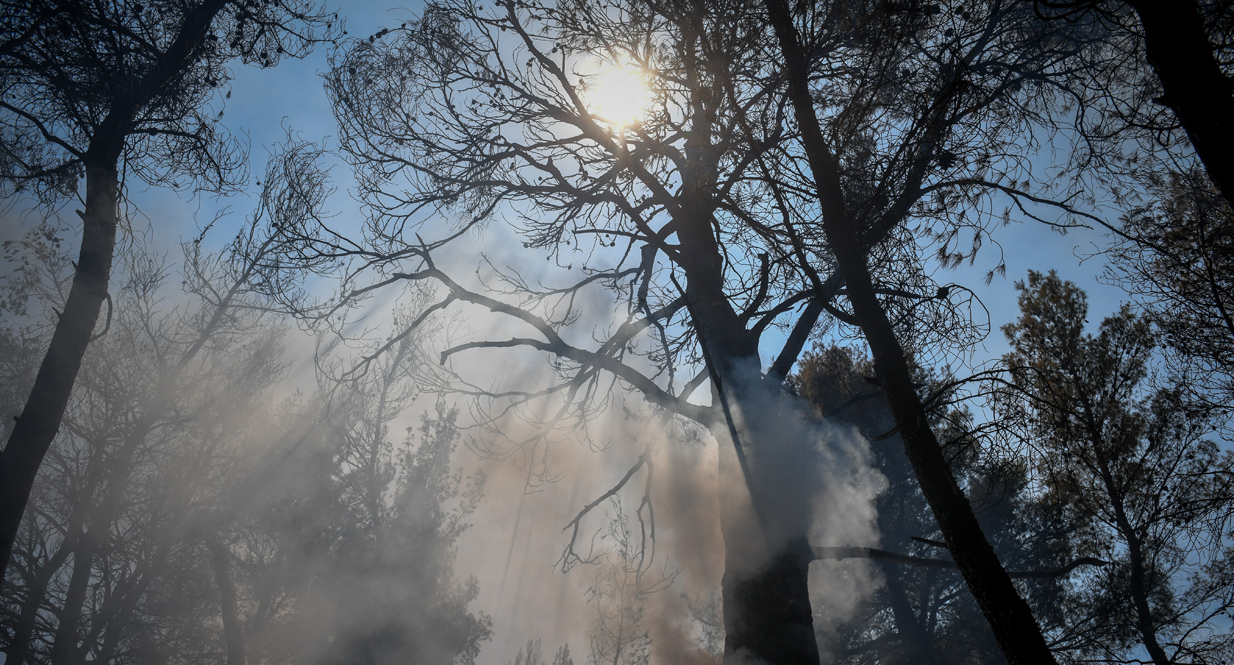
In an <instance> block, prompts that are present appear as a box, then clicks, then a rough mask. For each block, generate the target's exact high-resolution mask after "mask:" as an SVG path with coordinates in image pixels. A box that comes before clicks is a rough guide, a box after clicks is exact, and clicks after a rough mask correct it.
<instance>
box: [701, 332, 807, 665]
mask: <svg viewBox="0 0 1234 665" xmlns="http://www.w3.org/2000/svg"><path fill="white" fill-rule="evenodd" d="M713 349H714V347H713ZM709 355H712V356H713V363H712V364H713V366H718V367H720V368H724V367H727V368H728V370H727V371H725V370H724V369H721V370H720V371H719V373H720V374H721V379H720V381H719V385H717V386H714V391H713V395H714V396H715V399H716V401H718V402H719V401H721V400H720V398H721V393H722V394H723V401H722V403H721V405H722V409H723V410H725V411H726V412H727V413H726V414H725V416H724V417H723V418H722V419H721V422H718V423H716V424H715V425H713V433H714V435H715V437H716V440H717V441H720V442H721V446H722V449H721V455H720V476H719V477H720V484H721V497H720V502H721V503H720V506H721V513H722V516H721V529H722V531H723V536H724V546H725V547H724V557H725V558H724V579H723V590H724V594H723V598H724V629H725V640H724V654H725V662H726V663H772V664H776V665H781V664H783V665H817V663H818V662H819V651H818V643H817V641H816V639H815V635H814V617H813V612H812V611H811V606H810V593H809V584H808V581H809V565H810V561H811V560H812V559H813V558H814V556H813V552H812V550H811V548H810V544H809V541H808V535H809V527H810V517H811V509H812V498H813V490H814V489H816V485H815V483H814V481H815V480H816V479H817V474H818V469H817V467H816V466H815V465H814V462H815V461H816V456H815V452H814V450H813V447H812V446H813V443H814V442H813V439H811V438H810V437H808V436H806V433H805V431H804V428H803V427H800V426H798V425H800V424H802V422H803V419H802V417H801V415H802V414H800V413H796V412H795V411H794V410H793V408H792V405H791V404H789V403H787V401H786V400H785V399H784V398H782V397H781V396H780V395H779V394H778V386H776V387H775V390H776V391H777V392H774V393H773V392H772V389H771V388H769V387H768V385H767V384H764V383H762V382H759V381H757V378H755V379H753V380H751V379H749V378H748V377H749V376H751V375H753V376H755V377H757V370H758V362H759V361H758V356H757V355H755V356H753V357H745V358H742V359H734V358H731V357H729V358H721V359H718V360H717V359H715V358H714V356H715V355H716V354H715V352H714V350H713V351H712V352H711V353H710V354H709ZM743 366H744V367H743ZM734 439H735V440H734ZM743 490H746V491H743Z"/></svg>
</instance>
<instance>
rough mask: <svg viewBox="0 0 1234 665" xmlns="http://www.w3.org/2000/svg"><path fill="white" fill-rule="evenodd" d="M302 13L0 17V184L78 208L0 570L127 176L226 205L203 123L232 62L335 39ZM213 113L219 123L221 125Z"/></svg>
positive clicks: (323, 20)
mask: <svg viewBox="0 0 1234 665" xmlns="http://www.w3.org/2000/svg"><path fill="white" fill-rule="evenodd" d="M331 25H332V24H331V19H330V18H329V17H328V16H327V15H326V14H324V13H322V12H320V11H318V10H317V9H316V8H315V6H314V5H313V4H312V3H310V2H300V1H298V0H293V1H291V2H278V3H260V4H259V3H256V2H232V1H229V0H202V1H201V2H196V3H191V4H188V5H185V4H183V3H179V2H148V3H141V2H135V1H134V2H119V3H87V2H78V1H76V0H67V1H65V2H57V3H51V4H48V3H43V2H15V3H8V4H6V5H5V6H4V9H3V14H2V15H0V30H2V31H3V33H2V36H0V78H2V81H3V86H4V89H5V97H4V99H3V100H2V101H0V109H2V110H3V116H2V118H0V181H2V182H3V183H4V186H5V187H6V189H7V192H6V193H15V192H24V191H30V192H33V193H34V194H35V195H36V196H37V197H38V198H40V199H42V200H43V201H44V202H46V203H48V204H50V205H55V204H56V203H57V202H59V201H62V200H64V199H67V198H68V197H71V196H75V195H77V192H78V181H79V180H80V178H81V177H82V176H83V175H84V178H85V185H84V188H85V196H84V200H83V205H84V210H83V211H80V212H79V213H78V215H79V216H80V217H81V221H82V227H81V229H82V230H81V251H80V254H79V255H78V259H77V261H76V263H75V268H74V276H73V282H72V286H71V288H70V289H69V291H68V294H67V297H66V298H65V300H64V302H63V304H62V306H61V308H60V314H59V316H58V321H57V322H56V326H55V330H54V332H53V334H52V336H51V339H50V341H49V342H48V346H47V353H46V355H45V356H44V357H43V362H42V364H41V365H40V367H39V371H38V373H37V375H36V377H35V380H34V382H33V385H32V387H31V391H30V395H29V397H28V398H27V400H26V403H25V407H24V408H23V409H22V413H21V415H20V416H18V418H17V422H16V425H15V426H14V427H13V431H12V432H11V433H10V434H9V437H8V441H7V443H6V445H5V448H4V451H3V453H0V567H2V566H7V564H8V560H9V553H10V549H11V548H12V545H13V539H14V538H15V537H16V534H17V530H18V527H19V525H20V523H21V516H22V514H23V512H24V509H25V506H26V501H27V498H28V496H29V494H30V489H31V486H32V483H33V482H34V479H35V476H36V475H37V472H38V468H39V465H40V463H41V461H42V459H43V456H44V455H45V454H46V452H47V449H48V447H49V446H50V445H51V442H52V440H53V439H54V437H55V435H56V432H57V431H58V430H59V427H60V421H61V418H62V417H63V414H64V410H65V408H66V406H67V404H68V402H69V399H70V394H71V392H72V387H73V383H74V380H75V378H76V376H77V372H78V370H79V368H80V365H81V361H82V357H83V356H84V354H85V351H86V347H87V345H88V344H89V343H90V342H91V340H92V339H93V337H92V335H93V333H94V328H95V323H96V322H97V320H98V316H99V312H100V310H101V309H102V305H103V302H104V301H105V300H107V298H108V280H109V278H110V275H111V267H112V259H113V253H114V248H115V244H116V233H117V229H118V228H119V227H120V224H121V221H122V220H121V207H122V204H124V202H125V200H124V191H123V188H122V183H123V182H124V180H125V178H126V177H127V176H128V175H130V174H131V175H133V176H136V177H139V178H141V179H142V180H145V181H146V182H148V183H150V184H153V185H163V184H171V185H173V186H179V185H180V179H181V178H183V179H186V180H187V181H188V182H189V183H191V184H192V186H193V187H196V188H199V189H204V190H208V191H216V192H226V191H228V190H230V189H233V188H235V187H236V186H238V184H239V183H240V182H242V181H243V179H244V177H245V169H244V154H243V150H241V146H240V144H239V143H238V142H236V141H235V140H234V139H232V138H231V137H229V136H228V135H227V134H226V132H224V131H222V130H221V129H220V128H219V126H218V124H217V121H218V118H217V117H209V115H210V111H208V110H207V102H208V100H209V99H210V98H211V97H212V96H213V95H214V94H215V90H216V89H217V88H218V86H220V85H221V84H222V83H223V82H224V81H225V80H226V79H227V78H228V74H227V69H226V68H227V64H228V62H229V61H231V60H233V59H239V60H241V61H242V62H245V63H252V64H258V65H260V66H263V67H268V66H273V65H274V64H276V63H277V62H278V61H279V60H281V59H282V58H283V57H285V56H291V57H301V56H303V55H305V54H306V53H308V51H309V49H310V48H311V47H312V46H313V44H315V43H316V42H318V41H321V40H322V39H326V38H329V36H330V35H331V34H333V33H332V28H331ZM221 115H222V113H221V112H220V114H219V116H220V117H221Z"/></svg>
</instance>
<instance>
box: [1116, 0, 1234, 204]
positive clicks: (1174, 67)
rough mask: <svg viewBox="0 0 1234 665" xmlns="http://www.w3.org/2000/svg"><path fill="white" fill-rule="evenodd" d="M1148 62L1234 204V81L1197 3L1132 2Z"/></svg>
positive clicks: (1168, 101) (1193, 142)
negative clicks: (1216, 52)
mask: <svg viewBox="0 0 1234 665" xmlns="http://www.w3.org/2000/svg"><path fill="white" fill-rule="evenodd" d="M1130 4H1131V6H1132V7H1133V8H1135V11H1136V14H1138V15H1139V17H1140V24H1141V25H1142V26H1143V30H1144V47H1145V52H1146V54H1147V55H1148V62H1149V64H1150V65H1152V67H1153V70H1154V71H1156V72H1157V79H1158V80H1160V81H1161V87H1162V89H1163V90H1164V91H1165V97H1164V99H1163V100H1162V101H1163V102H1165V104H1166V105H1167V106H1169V107H1170V108H1171V109H1174V114H1175V115H1176V116H1178V121H1179V122H1180V123H1181V124H1182V126H1183V129H1185V130H1187V136H1188V137H1189V138H1190V139H1191V145H1192V146H1194V147H1195V152H1196V154H1197V155H1199V157H1200V160H1201V161H1202V162H1204V168H1205V169H1206V170H1207V171H1208V175H1209V177H1210V178H1212V180H1213V182H1214V183H1216V185H1217V188H1218V189H1220V190H1221V194H1222V196H1224V197H1225V198H1226V200H1227V201H1234V81H1231V80H1230V79H1229V77H1227V76H1226V75H1225V74H1224V73H1222V71H1221V66H1220V65H1219V64H1218V63H1217V58H1216V57H1215V56H1214V55H1213V47H1212V44H1210V43H1209V41H1208V36H1207V35H1206V34H1205V33H1204V23H1203V19H1201V17H1200V11H1199V7H1198V6H1197V4H1196V2H1195V1H1194V0H1183V1H1182V2H1174V1H1170V2H1167V1H1165V0H1131V3H1130Z"/></svg>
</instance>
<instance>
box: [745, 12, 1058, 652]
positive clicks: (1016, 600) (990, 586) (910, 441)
mask: <svg viewBox="0 0 1234 665" xmlns="http://www.w3.org/2000/svg"><path fill="white" fill-rule="evenodd" d="M766 5H767V9H768V14H769V18H770V20H771V23H772V26H773V28H774V29H775V32H776V36H777V38H778V40H779V42H780V47H781V51H782V52H783V54H784V60H785V67H786V74H787V78H788V84H789V93H790V95H791V97H792V102H793V110H794V113H795V115H796V117H797V124H798V127H799V129H800V131H801V134H802V144H803V146H804V148H805V151H806V156H807V159H808V160H809V164H810V168H811V171H812V172H813V175H814V181H815V188H816V191H817V194H818V197H819V202H820V204H821V208H822V213H823V214H822V217H823V219H822V225H823V231H824V233H825V234H826V236H827V241H828V243H829V244H830V245H831V248H832V251H833V252H834V254H835V257H836V261H837V263H838V265H839V269H840V272H841V274H842V275H843V276H844V281H845V284H846V286H847V289H848V298H849V302H850V303H851V304H852V306H853V310H854V312H855V314H856V315H857V319H858V321H859V323H860V324H861V329H862V331H863V332H864V334H865V337H866V341H867V342H868V343H869V345H870V351H871V353H872V354H873V356H874V367H875V372H876V374H877V375H878V378H879V379H880V381H881V382H882V387H883V389H884V390H885V391H886V394H887V400H888V402H889V404H890V405H891V410H892V413H893V414H894V415H895V420H896V425H897V427H898V428H899V432H900V437H901V439H902V440H903V442H904V449H905V452H906V453H907V455H908V458H909V461H910V462H911V464H912V466H913V470H914V472H915V473H916V475H917V479H918V482H919V483H920V484H921V489H922V492H923V493H924V494H925V497H926V500H927V501H928V502H929V504H930V508H931V510H932V511H933V513H934V517H935V519H936V520H937V521H938V524H939V527H940V528H941V529H942V532H943V536H944V539H945V540H946V542H947V548H948V549H949V550H950V551H951V553H952V556H953V557H954V558H955V561H956V564H957V566H958V567H959V569H960V571H961V573H962V574H963V576H964V580H965V582H966V583H967V584H968V587H969V589H970V590H971V591H972V594H973V597H974V598H975V599H976V600H977V604H978V606H980V607H981V610H982V613H983V614H984V615H985V617H986V620H987V621H988V622H989V624H990V628H991V630H992V631H993V633H994V636H995V639H996V640H997V641H998V645H999V648H1000V649H1001V650H1002V652H1003V654H1004V656H1005V657H1006V658H1007V661H1008V663H1010V664H1011V665H1021V664H1023V665H1027V664H1029V663H1033V664H1041V663H1054V662H1055V661H1054V657H1053V655H1052V654H1051V653H1050V649H1049V647H1048V645H1047V644H1046V641H1045V638H1044V636H1043V635H1042V633H1041V629H1040V627H1039V626H1038V625H1037V622H1036V619H1034V617H1033V615H1032V612H1031V610H1030V609H1029V607H1028V603H1026V602H1024V599H1023V598H1021V597H1020V595H1019V593H1018V592H1017V590H1016V588H1015V585H1014V584H1013V583H1012V581H1011V577H1010V576H1009V575H1008V574H1007V571H1006V570H1005V569H1004V568H1003V566H1002V563H1001V562H1000V561H999V560H998V557H997V556H996V555H995V553H994V548H993V547H991V546H990V544H989V542H988V541H987V540H986V538H985V534H984V533H983V532H982V531H981V526H980V525H979V524H978V522H977V518H976V516H975V515H974V514H973V509H972V506H971V505H970V504H969V502H968V499H967V498H966V497H965V496H964V493H963V492H962V491H961V490H960V487H959V485H958V484H957V483H956V481H955V477H954V476H953V475H952V473H951V468H950V467H949V466H948V465H947V461H946V459H945V458H944V456H943V453H942V448H941V447H940V446H939V444H938V440H937V439H936V438H935V437H934V432H933V430H932V429H931V428H930V423H929V420H928V418H927V417H926V412H925V409H924V408H923V406H922V403H921V399H920V398H919V397H918V395H917V392H916V390H915V388H914V387H913V382H912V376H911V374H910V372H909V367H908V362H907V360H906V359H905V357H904V350H903V348H902V347H901V346H900V343H899V340H897V339H896V337H895V332H894V329H893V328H892V327H891V322H890V321H889V320H888V319H887V315H886V313H885V312H884V311H883V309H882V306H881V305H880V304H879V302H878V298H877V295H876V293H875V291H874V285H873V283H872V281H871V277H870V271H869V266H868V265H867V264H866V260H867V251H866V247H865V246H864V243H863V241H862V238H861V235H860V230H859V229H857V228H856V226H855V224H854V223H853V221H852V219H851V217H850V216H849V215H848V212H847V210H846V208H845V203H844V193H843V190H842V188H841V186H840V175H839V168H838V165H837V164H836V163H835V158H834V156H833V155H832V154H831V151H830V149H829V148H828V146H827V144H826V142H825V139H824V138H823V134H822V128H821V127H820V125H819V121H818V116H817V115H816V114H815V111H814V107H813V102H812V100H811V98H810V90H809V80H808V73H807V69H806V67H807V65H806V58H805V53H804V51H803V49H802V47H801V44H800V42H799V39H798V36H797V32H796V28H795V27H794V26H793V23H792V18H791V15H790V14H789V9H788V6H787V3H786V2H785V0H766Z"/></svg>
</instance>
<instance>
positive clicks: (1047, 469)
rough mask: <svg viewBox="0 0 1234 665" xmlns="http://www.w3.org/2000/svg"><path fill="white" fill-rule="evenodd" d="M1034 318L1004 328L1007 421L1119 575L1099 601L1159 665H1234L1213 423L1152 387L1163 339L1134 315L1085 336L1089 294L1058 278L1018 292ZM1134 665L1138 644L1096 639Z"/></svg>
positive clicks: (1103, 585) (1124, 313)
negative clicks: (1226, 621)
mask: <svg viewBox="0 0 1234 665" xmlns="http://www.w3.org/2000/svg"><path fill="white" fill-rule="evenodd" d="M1017 287H1018V288H1019V289H1020V309H1021V312H1022V314H1021V317H1020V319H1019V321H1017V322H1016V323H1013V324H1009V325H1007V326H1006V327H1004V332H1006V334H1007V337H1008V339H1009V340H1010V341H1011V343H1012V348H1013V351H1012V353H1011V354H1009V355H1008V356H1007V357H1006V358H1004V363H1005V365H1006V366H1007V368H1008V370H1009V371H1010V374H1011V378H1012V381H1011V382H1010V383H1009V384H1008V385H1007V386H1006V388H1005V389H1004V390H1002V391H1000V395H999V403H1000V407H999V409H1000V411H1001V413H1002V415H1003V416H1004V417H1009V418H1012V419H1013V420H1018V421H1020V422H1022V423H1023V427H1022V429H1021V430H1020V432H1021V435H1022V437H1023V438H1024V440H1025V441H1026V442H1028V443H1029V445H1030V447H1031V449H1032V450H1033V457H1032V459H1033V463H1034V468H1035V471H1036V473H1037V474H1039V476H1040V479H1039V482H1040V484H1041V487H1042V490H1043V492H1044V496H1045V499H1046V500H1047V501H1049V502H1051V503H1053V504H1055V505H1056V506H1058V507H1059V509H1060V510H1062V511H1065V512H1066V513H1068V514H1069V516H1070V520H1069V521H1071V522H1073V523H1074V524H1076V529H1077V531H1076V534H1077V536H1076V543H1077V545H1078V546H1079V547H1082V548H1083V549H1084V550H1085V551H1086V553H1089V554H1093V555H1096V556H1100V557H1102V558H1104V559H1106V560H1109V561H1111V562H1112V564H1113V565H1111V566H1110V567H1108V568H1107V569H1106V570H1105V571H1103V575H1102V576H1101V579H1100V580H1098V581H1097V582H1096V583H1095V585H1094V586H1095V588H1093V589H1091V590H1090V593H1091V594H1092V596H1093V597H1094V600H1093V601H1091V602H1092V603H1093V604H1094V605H1100V604H1103V603H1102V602H1101V600H1102V598H1103V597H1108V598H1110V599H1111V600H1112V601H1113V602H1110V603H1104V604H1106V605H1108V606H1112V608H1113V621H1114V623H1115V624H1119V625H1120V628H1121V629H1122V630H1121V631H1120V632H1121V633H1122V634H1125V635H1127V637H1128V638H1130V642H1131V646H1133V647H1134V646H1136V643H1137V642H1138V645H1139V646H1142V647H1143V648H1144V649H1145V650H1146V651H1147V653H1148V655H1149V657H1150V658H1151V659H1152V662H1153V663H1156V664H1157V665H1166V664H1168V663H1217V662H1224V661H1225V660H1226V659H1228V658H1229V657H1230V655H1231V653H1232V652H1231V647H1232V644H1231V639H1230V635H1229V633H1228V631H1226V630H1224V628H1223V627H1222V626H1221V625H1219V624H1220V619H1219V618H1218V617H1220V616H1222V615H1226V614H1228V613H1229V612H1230V610H1231V608H1234V587H1232V586H1231V585H1230V583H1229V580H1228V577H1225V576H1223V575H1222V574H1221V573H1219V572H1218V571H1220V570H1222V569H1223V568H1227V567H1228V566H1229V565H1230V562H1229V546H1228V542H1226V539H1227V535H1228V525H1229V523H1230V520H1231V519H1232V518H1234V476H1232V475H1231V469H1232V468H1234V456H1232V455H1231V453H1230V452H1228V451H1226V452H1222V451H1221V450H1220V449H1219V448H1218V447H1217V446H1216V445H1215V444H1213V443H1212V442H1211V441H1208V440H1205V439H1204V438H1203V436H1204V434H1205V433H1206V428H1208V427H1209V426H1210V423H1209V422H1208V421H1207V419H1206V418H1204V417H1203V411H1197V410H1195V409H1191V408H1189V407H1188V405H1187V403H1186V402H1185V401H1184V400H1183V399H1181V395H1180V393H1179V391H1178V390H1177V389H1176V388H1173V387H1167V388H1152V387H1150V385H1149V381H1148V376H1149V373H1150V371H1151V367H1150V363H1151V361H1152V356H1153V354H1154V351H1155V347H1156V341H1155V339H1154V334H1153V332H1152V330H1151V328H1150V326H1149V323H1148V322H1147V321H1145V320H1143V319H1141V318H1140V317H1138V316H1136V315H1135V314H1134V313H1132V311H1131V309H1130V308H1129V307H1127V306H1124V307H1123V308H1122V309H1121V310H1120V311H1119V312H1118V313H1116V314H1114V315H1112V316H1110V317H1107V318H1106V319H1105V320H1103V321H1102V322H1101V325H1100V327H1099V329H1098V332H1097V334H1096V335H1092V334H1088V333H1085V332H1084V327H1085V323H1086V316H1087V313H1088V306H1087V301H1086V298H1085V295H1084V292H1083V291H1081V290H1080V289H1079V288H1078V287H1076V285H1075V284H1073V283H1071V282H1065V281H1063V280H1062V279H1060V278H1059V277H1058V276H1057V275H1055V274H1054V273H1050V274H1048V275H1044V274H1041V273H1037V272H1030V273H1029V275H1028V279H1027V280H1025V281H1024V282H1019V283H1017ZM1089 648H1090V649H1091V650H1092V652H1093V654H1094V655H1095V656H1096V657H1100V658H1104V659H1109V660H1111V661H1113V662H1123V661H1122V660H1121V658H1123V657H1124V654H1125V652H1126V651H1127V650H1128V649H1127V645H1126V644H1119V643H1117V642H1115V643H1112V644H1111V643H1108V642H1107V643H1104V644H1102V643H1101V642H1098V641H1094V643H1093V644H1092V645H1090V647H1089Z"/></svg>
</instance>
